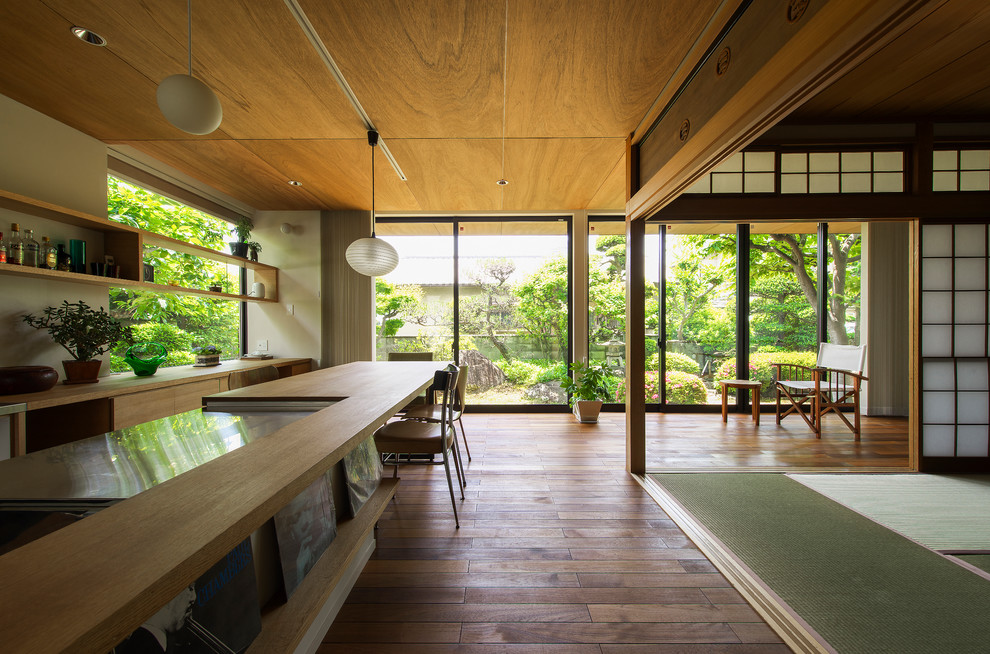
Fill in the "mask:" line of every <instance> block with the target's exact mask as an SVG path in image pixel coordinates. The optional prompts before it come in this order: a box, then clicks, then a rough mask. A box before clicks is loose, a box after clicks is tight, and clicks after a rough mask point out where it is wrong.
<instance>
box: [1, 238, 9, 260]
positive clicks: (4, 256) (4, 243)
mask: <svg viewBox="0 0 990 654" xmlns="http://www.w3.org/2000/svg"><path fill="white" fill-rule="evenodd" d="M0 263H7V241H5V240H3V232H0Z"/></svg>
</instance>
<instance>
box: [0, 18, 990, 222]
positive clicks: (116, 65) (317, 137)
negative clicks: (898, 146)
mask: <svg viewBox="0 0 990 654" xmlns="http://www.w3.org/2000/svg"><path fill="white" fill-rule="evenodd" d="M297 1H298V4H299V6H300V7H301V8H302V10H303V11H304V12H305V14H306V16H307V17H308V19H309V21H310V22H311V23H312V25H313V27H314V28H315V31H316V32H317V34H318V35H319V36H320V38H321V39H322V41H323V43H324V44H325V45H326V47H327V50H328V51H329V52H330V54H331V56H332V57H333V59H334V60H335V61H336V63H337V65H338V66H339V68H340V70H341V71H342V73H343V75H344V77H345V78H346V80H347V81H348V83H349V84H350V86H351V88H352V89H353V90H354V93H355V95H356V96H357V97H358V99H359V100H360V102H361V104H362V105H363V107H364V109H365V110H366V111H367V113H368V115H369V116H370V117H371V120H372V121H373V122H374V124H375V126H376V127H377V128H378V130H379V132H380V133H381V135H382V138H383V139H384V140H385V142H386V144H387V145H388V148H389V149H390V151H391V152H392V154H393V155H394V156H395V158H396V160H397V161H398V163H399V165H400V166H401V167H402V169H403V171H404V172H405V174H406V176H407V177H408V181H405V182H403V181H401V180H400V179H398V177H397V176H396V174H395V172H394V171H393V170H392V167H391V166H390V165H389V163H388V162H387V161H386V159H385V157H383V156H378V157H377V158H376V170H375V190H376V208H377V209H378V210H379V211H390V212H406V211H408V212H415V211H424V212H461V211H506V212H530V211H532V212H536V211H573V210H582V209H588V210H592V211H620V212H621V211H622V210H623V209H624V205H625V179H624V178H625V166H624V154H625V138H626V136H627V135H628V134H630V133H631V132H633V131H634V130H635V129H636V128H637V127H638V126H639V124H640V122H641V121H642V120H643V118H644V117H645V116H647V115H649V114H650V113H651V107H652V105H653V104H654V102H655V100H656V99H657V98H658V97H659V96H660V95H661V92H662V91H663V90H664V85H665V84H666V83H667V82H668V81H669V80H670V79H671V78H672V77H675V75H676V73H677V71H678V67H682V66H688V67H690V66H691V65H693V61H691V58H692V57H696V56H697V55H698V53H699V51H703V50H704V48H705V47H706V46H707V44H700V45H699V44H698V43H696V40H697V39H698V35H700V34H702V33H703V31H704V29H705V26H706V24H707V23H708V22H709V20H710V19H711V18H712V16H714V15H716V12H717V11H718V10H719V8H720V7H721V6H722V5H723V4H724V3H723V2H722V1H720V0H635V1H634V0H628V1H621V2H615V1H613V2H605V1H602V0H508V1H507V3H506V1H505V0H432V1H429V2H428V1H427V0H423V1H416V2H409V1H407V0H361V1H355V0H297ZM727 1H729V2H730V3H732V2H734V0H727ZM723 11H724V9H723ZM506 14H507V15H508V21H507V23H506ZM73 25H81V26H84V27H86V28H88V29H90V30H93V31H95V32H97V33H99V34H101V35H102V36H103V37H105V38H106V39H107V41H108V45H107V46H106V47H104V48H99V47H94V46H89V45H86V44H84V43H82V42H81V41H79V40H78V39H76V38H75V37H73V36H72V34H71V33H70V27H72V26H73ZM506 34H507V49H506V48H505V43H506ZM988 34H990V6H985V3H976V2H972V0H948V1H947V2H945V3H944V4H943V5H942V7H941V8H940V9H937V10H935V11H934V12H933V14H932V16H931V17H930V19H926V20H925V21H924V23H922V25H919V26H918V27H917V28H915V29H914V30H912V31H911V32H910V33H908V34H906V35H905V36H904V37H902V38H900V39H898V40H897V41H895V42H894V43H893V44H891V45H890V46H888V47H887V48H885V49H884V50H882V51H881V52H880V53H878V54H877V55H876V56H874V57H873V58H872V59H870V60H869V61H867V62H866V63H864V64H863V65H861V66H860V67H859V68H857V69H855V70H854V71H852V72H851V73H850V74H849V75H847V76H846V77H845V78H843V79H842V80H840V81H839V82H837V83H836V84H835V85H833V87H832V88H831V89H829V90H827V91H826V92H824V93H822V94H821V95H820V96H819V97H817V98H814V99H813V100H812V101H811V102H809V103H808V104H807V105H806V106H805V107H804V108H802V109H800V110H799V112H798V113H797V114H796V115H795V116H796V118H797V119H799V120H822V119H824V120H844V119H849V118H852V119H857V120H862V119H868V118H875V117H880V116H890V115H894V116H896V117H898V118H911V117H915V114H928V115H930V114H941V113H945V114H951V115H952V116H962V117H965V116H977V115H979V116H982V117H984V118H985V116H986V115H988V111H987V104H988V101H990V82H988V80H990V75H988V74H987V73H988V70H987V65H988V64H987V63H986V62H987V61H988V60H990V58H988V57H987V56H986V54H987V52H986V50H987V48H988V47H990V46H988V38H987V35H988ZM504 53H507V56H504ZM0 60H2V61H3V62H4V63H3V65H2V66H0V93H2V94H4V95H6V96H8V97H11V98H13V99H14V100H17V101H18V102H21V103H23V104H26V105H28V106H30V107H32V108H34V109H37V110H38V111H40V112H42V113H44V114H47V115H49V116H51V117H53V118H55V119H57V120H59V121H61V122H63V123H66V124H68V125H70V126H72V127H75V128H76V129H79V130H80V131H82V132H85V133H87V134H90V135H92V136H93V137H95V138H97V139H100V140H103V141H105V142H106V143H108V144H111V145H123V146H129V148H133V149H134V150H137V151H139V152H141V153H143V154H144V155H147V156H149V157H151V158H153V159H155V160H157V161H160V162H163V163H164V164H167V165H168V166H171V167H173V168H175V169H177V170H179V171H181V172H183V173H185V174H187V175H189V176H191V177H193V178H194V179H196V180H199V181H200V182H201V183H203V184H205V185H207V186H209V187H212V188H214V189H216V190H218V191H220V192H222V193H224V194H226V195H229V196H231V197H232V198H234V199H236V200H237V201H239V202H241V203H243V204H245V205H248V206H250V207H253V208H255V209H259V210H294V209H368V208H370V207H371V162H370V148H369V147H368V145H367V140H366V135H365V128H364V125H363V123H362V122H361V120H360V118H359V117H358V115H357V114H356V112H355V111H354V109H353V108H352V107H351V105H350V104H349V103H348V101H347V99H346V97H345V95H344V94H343V92H342V91H341V90H340V88H339V87H338V85H337V84H336V82H335V81H334V80H333V78H332V77H331V75H330V73H329V72H328V70H327V68H326V66H325V65H324V63H323V61H322V60H321V59H320V57H319V56H318V55H317V53H316V51H315V50H314V48H313V46H312V45H311V44H310V42H309V41H308V40H307V38H306V36H305V34H304V32H303V30H302V29H301V28H300V26H299V24H298V23H297V22H296V20H295V18H294V17H293V15H292V13H291V12H290V10H289V9H288V8H287V6H286V2H285V1H284V0H196V2H194V3H193V72H194V75H195V76H197V77H199V78H201V79H203V80H204V81H205V82H206V83H207V84H208V85H209V86H210V87H211V88H213V89H214V90H215V92H216V93H217V95H218V96H219V98H220V102H221V104H222V106H223V110H224V117H223V123H222V124H221V126H220V128H219V129H218V130H217V131H216V132H214V133H213V134H210V135H208V136H202V137H197V136H191V135H189V134H186V133H184V132H181V131H179V130H178V129H176V128H175V127H173V126H171V125H170V124H169V123H168V122H167V121H165V119H164V118H163V117H162V115H161V114H160V112H159V111H158V107H157V104H156V101H155V90H156V87H157V84H158V83H159V82H160V81H161V80H162V79H164V78H165V77H167V76H169V75H172V74H175V73H182V72H185V70H186V3H185V2H182V1H181V0H157V1H156V2H135V1H134V0H18V1H17V2H4V3H0ZM892 71H893V72H894V73H896V74H892ZM503 72H505V75H504V79H505V82H506V84H505V95H504V105H503ZM682 72H683V68H682ZM877 80H881V81H882V83H877ZM933 86H937V87H938V89H940V92H939V93H936V94H935V96H937V97H932V94H931V92H930V91H931V89H932V88H933ZM503 106H504V121H505V131H504V134H505V142H504V175H505V177H506V178H507V179H508V180H509V181H510V184H509V185H508V186H507V187H504V188H503V187H499V186H496V184H495V181H496V180H497V179H499V178H500V177H502V176H503V140H502V135H503ZM653 111H654V112H655V109H653ZM290 179H294V180H298V181H300V182H302V186H301V187H292V186H289V184H288V180H290Z"/></svg>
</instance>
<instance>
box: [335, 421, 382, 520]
mask: <svg viewBox="0 0 990 654" xmlns="http://www.w3.org/2000/svg"><path fill="white" fill-rule="evenodd" d="M343 464H344V478H345V480H346V481H347V497H348V499H349V500H350V504H351V515H354V516H356V515H357V512H358V511H359V510H360V509H361V507H362V506H364V503H365V502H367V501H368V500H369V499H370V498H371V496H372V494H374V492H375V491H376V490H377V489H378V485H379V484H380V483H381V480H382V460H381V457H379V456H378V448H377V447H375V438H374V436H369V437H368V438H367V439H365V441H364V442H363V443H361V444H360V445H358V446H357V447H355V448H354V449H353V450H351V451H350V452H348V453H347V454H345V455H344V458H343Z"/></svg>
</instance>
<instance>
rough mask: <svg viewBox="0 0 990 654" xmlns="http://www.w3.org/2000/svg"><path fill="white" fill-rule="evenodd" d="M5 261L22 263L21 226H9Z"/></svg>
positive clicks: (14, 224) (16, 263)
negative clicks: (8, 241) (8, 242)
mask: <svg viewBox="0 0 990 654" xmlns="http://www.w3.org/2000/svg"><path fill="white" fill-rule="evenodd" d="M7 263H12V264H15V265H18V266H20V265H21V264H23V263H24V244H23V243H22V242H21V226H20V225H18V224H17V223H12V224H11V226H10V244H9V245H8V246H7Z"/></svg>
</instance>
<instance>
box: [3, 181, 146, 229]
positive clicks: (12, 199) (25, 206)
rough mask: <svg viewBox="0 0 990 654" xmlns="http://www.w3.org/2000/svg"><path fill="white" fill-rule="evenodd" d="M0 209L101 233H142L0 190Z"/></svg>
mask: <svg viewBox="0 0 990 654" xmlns="http://www.w3.org/2000/svg"><path fill="white" fill-rule="evenodd" d="M0 207H2V208H4V209H9V210H11V211H16V212H18V213H23V214H27V215H29V216H37V217H39V218H45V219H47V220H54V221H55V222H60V223H64V224H66V225H73V226H75V227H82V228H83V229H95V230H99V231H103V232H128V233H132V234H137V233H140V232H141V231H142V230H140V229H137V228H136V227H131V226H130V225H124V224H121V223H115V222H112V221H110V220H107V219H106V218H100V217H99V216H94V215H92V214H88V213H83V212H82V211H75V210H73V209H66V208H65V207H60V206H58V205H54V204H50V203H48V202H42V201H41V200H35V199H34V198H29V197H26V196H24V195H18V194H17V193H11V192H10V191H4V190H2V189H0Z"/></svg>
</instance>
